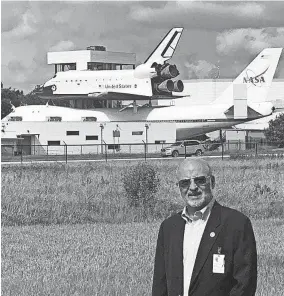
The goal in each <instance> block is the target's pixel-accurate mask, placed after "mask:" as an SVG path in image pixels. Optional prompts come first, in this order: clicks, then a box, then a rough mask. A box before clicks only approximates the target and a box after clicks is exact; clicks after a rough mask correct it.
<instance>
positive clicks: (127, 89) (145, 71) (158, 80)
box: [34, 28, 184, 102]
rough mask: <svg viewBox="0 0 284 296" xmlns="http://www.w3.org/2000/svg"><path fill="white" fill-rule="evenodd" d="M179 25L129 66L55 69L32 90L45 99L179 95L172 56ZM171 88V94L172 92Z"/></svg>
mask: <svg viewBox="0 0 284 296" xmlns="http://www.w3.org/2000/svg"><path fill="white" fill-rule="evenodd" d="M182 31H183V28H173V29H171V30H170V31H169V32H168V33H167V34H166V36H165V37H164V38H163V39H162V41H161V42H160V43H159V44H158V46H157V47H156V48H155V49H154V51H153V52H152V53H151V54H150V56H149V57H148V58H147V59H146V61H145V62H144V63H143V64H141V65H139V66H137V67H136V68H135V69H132V70H103V71H90V70H70V71H66V72H57V73H56V74H55V75H54V77H53V78H51V79H50V80H48V81H47V82H45V83H44V84H43V85H41V86H39V87H37V88H36V89H35V90H34V93H35V94H37V95H38V96H39V97H41V98H45V99H76V98H88V99H98V100H119V101H122V100H132V101H136V100H149V102H151V100H152V99H159V100H161V99H167V100H168V99H174V98H179V97H181V95H179V93H181V92H182V91H183V90H184V85H183V82H182V80H180V79H176V78H177V76H178V75H179V71H178V69H177V67H176V65H173V64H170V63H168V61H169V59H171V57H172V56H173V54H174V52H175V49H176V47H177V45H178V42H179V40H180V37H181V34H182ZM173 92H174V93H175V94H173Z"/></svg>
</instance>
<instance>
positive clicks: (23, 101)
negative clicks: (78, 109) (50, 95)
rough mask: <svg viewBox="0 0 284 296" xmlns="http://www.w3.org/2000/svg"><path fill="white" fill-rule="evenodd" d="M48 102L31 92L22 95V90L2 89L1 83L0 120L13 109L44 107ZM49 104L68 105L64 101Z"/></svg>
mask: <svg viewBox="0 0 284 296" xmlns="http://www.w3.org/2000/svg"><path fill="white" fill-rule="evenodd" d="M47 102H48V101H47V100H44V99H41V98H40V97H38V96H37V95H36V94H33V93H32V92H30V93H28V94H26V95H25V94H24V92H23V91H22V90H19V89H15V88H11V87H9V88H4V86H3V83H2V82H1V119H3V118H4V117H6V116H7V115H8V114H10V113H11V112H12V111H13V107H19V106H25V105H45V104H46V103H47ZM49 104H52V105H56V106H64V107H69V103H68V102H66V101H56V102H53V101H52V102H49Z"/></svg>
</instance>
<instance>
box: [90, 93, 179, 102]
mask: <svg viewBox="0 0 284 296" xmlns="http://www.w3.org/2000/svg"><path fill="white" fill-rule="evenodd" d="M88 97H89V98H92V97H93V98H96V99H100V100H117V101H124V100H127V101H130V100H133V101H134V100H136V101H139V100H149V99H151V100H172V99H178V98H181V97H184V95H154V96H151V97H149V96H143V95H136V94H130V93H120V92H112V91H108V92H102V93H92V94H89V95H88Z"/></svg>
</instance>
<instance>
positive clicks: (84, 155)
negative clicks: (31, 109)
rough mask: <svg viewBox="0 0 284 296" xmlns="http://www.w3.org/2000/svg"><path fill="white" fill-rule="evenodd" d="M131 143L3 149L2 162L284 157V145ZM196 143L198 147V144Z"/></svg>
mask: <svg viewBox="0 0 284 296" xmlns="http://www.w3.org/2000/svg"><path fill="white" fill-rule="evenodd" d="M188 142H191V143H186V142H182V141H180V142H176V143H162V144H153V143H145V142H143V143H138V144H133V143H131V144H130V143H128V144H111V143H105V142H104V143H102V144H95V145H90V144H88V145H1V161H2V162H33V161H65V162H68V161H71V160H105V161H108V160H110V159H132V158H142V159H148V158H160V157H189V156H192V155H193V156H197V157H200V156H216V157H218V156H220V157H228V156H230V157H239V156H258V155H277V156H283V155H284V142H282V143H279V142H273V143H271V142H270V143H269V142H265V141H261V142H256V141H255V142H243V141H226V142H223V143H221V142H203V143H201V142H197V141H188ZM194 142H195V143H194Z"/></svg>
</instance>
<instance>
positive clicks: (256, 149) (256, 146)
mask: <svg viewBox="0 0 284 296" xmlns="http://www.w3.org/2000/svg"><path fill="white" fill-rule="evenodd" d="M255 156H257V142H255Z"/></svg>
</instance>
